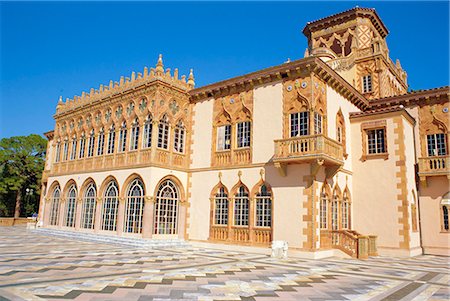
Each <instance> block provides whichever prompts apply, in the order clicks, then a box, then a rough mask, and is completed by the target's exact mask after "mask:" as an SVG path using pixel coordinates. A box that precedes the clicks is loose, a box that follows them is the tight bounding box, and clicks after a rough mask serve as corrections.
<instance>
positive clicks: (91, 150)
mask: <svg viewBox="0 0 450 301" xmlns="http://www.w3.org/2000/svg"><path fill="white" fill-rule="evenodd" d="M94 147H95V133H94V130H92V131H91V133H90V134H89V141H88V152H87V156H88V157H92V156H93V155H94Z"/></svg>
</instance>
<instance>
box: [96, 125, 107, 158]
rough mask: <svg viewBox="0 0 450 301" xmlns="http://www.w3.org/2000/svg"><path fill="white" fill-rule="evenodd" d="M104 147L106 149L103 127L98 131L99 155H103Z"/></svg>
mask: <svg viewBox="0 0 450 301" xmlns="http://www.w3.org/2000/svg"><path fill="white" fill-rule="evenodd" d="M104 149H105V131H104V129H103V128H101V129H100V132H99V133H98V145H97V156H101V155H103V150H104Z"/></svg>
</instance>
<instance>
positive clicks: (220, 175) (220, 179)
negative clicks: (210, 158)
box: [219, 171, 222, 182]
mask: <svg viewBox="0 0 450 301" xmlns="http://www.w3.org/2000/svg"><path fill="white" fill-rule="evenodd" d="M219 182H222V172H221V171H219Z"/></svg>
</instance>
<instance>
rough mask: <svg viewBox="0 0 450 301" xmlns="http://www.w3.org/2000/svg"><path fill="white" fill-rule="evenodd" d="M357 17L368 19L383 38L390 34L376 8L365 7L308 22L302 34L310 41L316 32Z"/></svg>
mask: <svg viewBox="0 0 450 301" xmlns="http://www.w3.org/2000/svg"><path fill="white" fill-rule="evenodd" d="M357 17H368V18H369V19H370V20H371V21H372V23H373V25H374V27H375V28H376V29H377V31H378V32H379V33H380V35H381V37H383V38H385V37H386V36H387V35H388V34H389V30H388V29H387V27H386V25H384V23H383V21H381V18H380V16H378V14H377V12H376V10H375V9H374V8H363V7H354V8H351V9H349V10H346V11H343V12H340V13H337V14H334V15H331V16H328V17H325V18H322V19H318V20H315V21H311V22H308V23H307V24H306V26H305V27H304V28H303V31H302V32H303V34H304V35H305V36H306V37H307V38H308V39H309V38H310V36H311V33H312V32H314V31H317V30H320V29H323V28H327V27H330V26H333V25H335V24H337V23H342V21H343V20H346V19H348V20H351V19H354V18H357Z"/></svg>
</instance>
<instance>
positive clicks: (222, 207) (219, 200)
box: [214, 197, 228, 225]
mask: <svg viewBox="0 0 450 301" xmlns="http://www.w3.org/2000/svg"><path fill="white" fill-rule="evenodd" d="M215 203H216V204H215V205H216V208H215V214H214V215H215V217H214V221H215V224H216V225H228V199H227V198H226V197H216V199H215Z"/></svg>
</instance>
